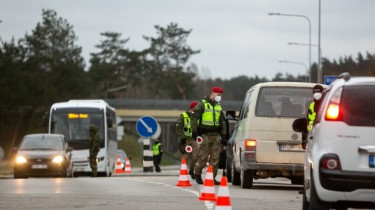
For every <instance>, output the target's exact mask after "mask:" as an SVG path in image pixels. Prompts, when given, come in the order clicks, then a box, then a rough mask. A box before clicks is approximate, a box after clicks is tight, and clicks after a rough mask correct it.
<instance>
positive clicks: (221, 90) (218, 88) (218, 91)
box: [212, 87, 224, 94]
mask: <svg viewBox="0 0 375 210" xmlns="http://www.w3.org/2000/svg"><path fill="white" fill-rule="evenodd" d="M212 92H215V93H221V94H223V93H224V90H223V89H221V87H213V88H212Z"/></svg>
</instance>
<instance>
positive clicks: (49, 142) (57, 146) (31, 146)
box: [20, 136, 64, 150]
mask: <svg viewBox="0 0 375 210" xmlns="http://www.w3.org/2000/svg"><path fill="white" fill-rule="evenodd" d="M63 148H64V144H63V140H62V138H59V137H45V136H28V137H25V139H24V140H23V142H22V144H21V146H20V150H63Z"/></svg>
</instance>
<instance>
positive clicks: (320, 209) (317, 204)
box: [310, 177, 330, 210]
mask: <svg viewBox="0 0 375 210" xmlns="http://www.w3.org/2000/svg"><path fill="white" fill-rule="evenodd" d="M310 184H311V189H310V210H325V209H327V210H328V209H330V205H329V203H327V202H324V201H322V200H320V198H319V196H318V194H317V193H316V189H315V184H314V179H313V177H311V183H310Z"/></svg>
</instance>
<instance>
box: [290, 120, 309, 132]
mask: <svg viewBox="0 0 375 210" xmlns="http://www.w3.org/2000/svg"><path fill="white" fill-rule="evenodd" d="M292 127H293V130H294V131H295V132H307V119H306V118H298V119H296V120H294V122H293V125H292Z"/></svg>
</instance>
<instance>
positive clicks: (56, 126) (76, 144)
mask: <svg viewBox="0 0 375 210" xmlns="http://www.w3.org/2000/svg"><path fill="white" fill-rule="evenodd" d="M90 125H95V126H96V127H97V128H98V134H99V138H100V141H101V147H104V115H103V110H100V109H98V108H85V109H82V108H80V109H77V108H74V109H71V108H69V109H68V108H65V109H56V110H53V111H52V115H51V133H59V134H63V135H64V136H65V138H66V139H67V140H68V142H69V145H70V146H72V147H73V148H74V149H87V148H88V142H89V139H90V133H89V126H90Z"/></svg>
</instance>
